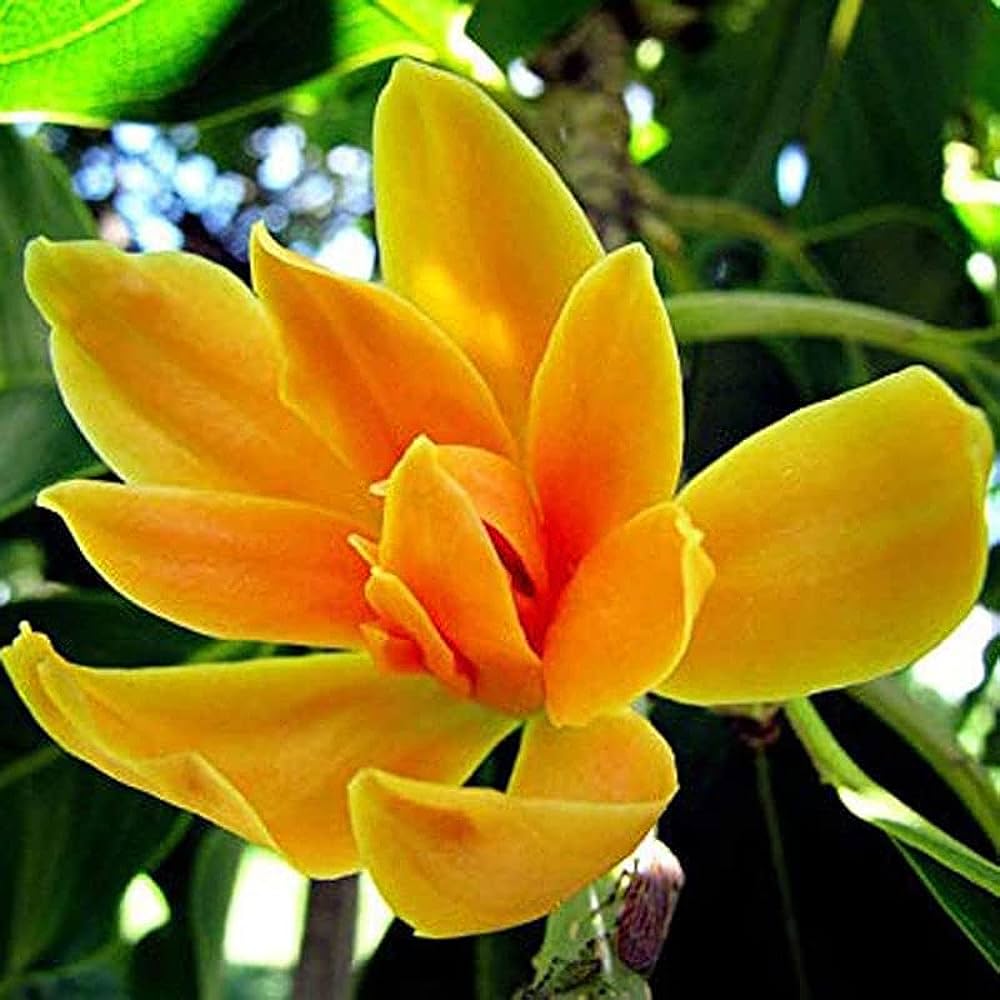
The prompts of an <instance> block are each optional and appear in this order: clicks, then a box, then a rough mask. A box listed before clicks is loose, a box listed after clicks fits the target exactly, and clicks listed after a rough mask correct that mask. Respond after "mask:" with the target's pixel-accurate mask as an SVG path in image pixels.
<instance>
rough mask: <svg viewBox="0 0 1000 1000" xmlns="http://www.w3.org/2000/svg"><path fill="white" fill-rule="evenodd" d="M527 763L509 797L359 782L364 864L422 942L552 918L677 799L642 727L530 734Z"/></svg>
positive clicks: (356, 821)
mask: <svg viewBox="0 0 1000 1000" xmlns="http://www.w3.org/2000/svg"><path fill="white" fill-rule="evenodd" d="M522 755H523V757H524V760H522V761H520V762H519V764H518V769H517V771H516V772H515V778H514V780H515V781H517V782H519V786H520V787H518V788H514V787H513V785H512V789H511V791H510V793H509V794H507V795H503V794H501V793H499V792H495V791H492V790H487V789H481V788H446V787H444V786H442V785H437V784H430V783H428V782H423V781H414V780H410V779H407V778H401V777H397V776H396V775H393V774H387V773H384V772H383V771H376V770H367V771H362V772H361V773H360V774H359V775H358V776H357V777H356V778H355V779H354V780H353V781H352V782H351V787H350V801H351V821H352V823H353V825H354V833H355V836H356V838H357V842H358V849H359V852H360V854H361V858H362V860H363V862H364V865H365V867H366V868H367V869H368V870H369V871H370V872H371V874H372V877H373V878H374V879H375V882H376V884H377V885H378V887H379V891H380V892H381V893H382V894H383V895H384V896H385V898H386V900H387V901H388V902H389V904H390V906H392V908H393V910H394V911H395V912H396V913H398V914H399V915H400V916H401V917H403V919H404V920H407V921H409V922H410V923H412V924H413V926H414V927H415V928H416V929H417V931H418V932H419V933H420V934H425V935H428V936H430V937H447V936H452V935H459V934H478V933H483V932H487V931H493V930H498V929H500V928H502V927H509V926H511V925H512V924H518V923H523V922H524V921H526V920H531V919H533V918H535V917H540V916H542V915H544V914H546V913H548V912H550V911H551V910H553V909H554V908H555V907H556V906H558V905H559V903H560V902H562V901H563V900H564V899H566V898H567V897H569V896H570V895H572V894H573V893H574V892H576V891H577V890H579V889H580V888H582V887H583V886H584V885H586V884H587V883H588V882H590V881H592V880H593V879H596V878H598V877H599V876H601V875H603V874H604V873H605V872H606V871H607V870H608V869H610V868H611V867H612V866H613V865H615V864H616V863H617V862H618V861H620V860H621V859H622V858H623V857H625V856H626V855H627V854H628V853H629V852H630V851H631V850H633V849H634V847H635V846H636V844H637V843H639V841H640V840H642V838H643V836H644V835H645V833H646V832H647V831H648V830H649V828H650V827H651V826H652V825H653V824H654V823H655V822H656V818H657V817H658V816H659V814H660V812H661V811H662V810H663V807H664V806H665V805H666V803H667V801H668V799H669V798H670V796H671V795H672V794H673V792H674V790H675V788H676V775H675V772H674V767H673V758H672V755H671V753H670V750H669V748H668V747H667V746H666V744H665V743H664V742H663V741H662V740H661V739H660V738H659V736H657V735H656V733H655V732H654V731H653V730H652V729H651V728H650V727H648V724H647V723H645V722H644V721H643V720H641V719H638V718H637V717H635V716H631V717H629V716H619V717H616V718H614V719H602V720H600V721H599V722H597V723H595V724H594V725H592V726H589V727H587V728H586V729H580V730H565V731H561V732H555V731H553V730H552V728H551V727H548V726H547V724H546V723H544V722H539V723H530V724H529V726H528V728H527V730H526V732H525V744H524V748H523V749H522ZM612 772H614V773H612ZM560 780H562V781H563V782H564V783H563V784H562V786H561V787H560ZM529 792H530V794H529Z"/></svg>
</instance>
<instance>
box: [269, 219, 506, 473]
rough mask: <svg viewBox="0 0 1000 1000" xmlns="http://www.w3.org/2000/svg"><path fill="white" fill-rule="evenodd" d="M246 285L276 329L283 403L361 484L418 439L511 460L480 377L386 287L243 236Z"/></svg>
mask: <svg viewBox="0 0 1000 1000" xmlns="http://www.w3.org/2000/svg"><path fill="white" fill-rule="evenodd" d="M250 251H251V262H252V264H253V274H254V286H255V287H256V289H257V291H258V293H259V294H260V296H261V298H262V299H263V301H264V304H265V306H266V307H267V308H268V310H269V311H270V313H271V315H272V316H273V317H274V319H275V321H276V326H277V328H278V331H279V333H280V336H281V339H282V343H283V347H284V354H285V370H284V379H283V382H284V384H283V391H284V393H285V395H286V397H287V399H288V401H289V403H290V404H291V405H292V406H293V407H294V408H295V409H296V410H297V411H298V412H299V413H300V414H301V415H302V417H303V419H304V420H308V421H309V422H310V423H311V425H312V426H313V427H314V428H315V429H316V430H317V431H318V432H319V433H320V434H322V435H323V436H324V437H326V438H327V439H328V440H329V441H330V443H331V444H332V445H333V446H334V447H335V448H336V449H337V451H338V452H339V453H340V454H342V455H344V456H345V458H346V459H347V461H348V462H349V463H350V464H351V465H352V466H353V467H354V468H355V469H357V470H358V471H359V472H360V473H361V475H362V476H363V477H364V478H365V479H366V480H368V481H373V480H376V479H381V478H382V477H384V476H386V475H388V474H389V471H390V469H392V467H393V466H394V465H395V464H396V462H397V460H398V459H399V457H400V455H402V454H403V451H404V450H405V448H406V446H407V445H408V444H409V443H410V442H411V441H412V440H413V439H414V438H415V437H416V436H417V435H418V434H421V433H425V434H428V435H430V437H432V438H433V439H434V440H435V441H438V442H442V443H444V442H455V443H461V444H472V445H481V446H482V447H484V448H489V449H492V450H494V451H498V452H503V453H507V454H510V453H512V451H513V442H512V440H511V437H510V432H509V431H508V430H507V428H506V426H505V425H504V422H503V418H502V417H501V416H500V411H499V410H498V409H497V405H496V402H495V401H494V399H493V397H492V395H491V394H490V391H489V389H487V387H486V383H485V382H483V380H482V376H480V374H479V373H478V372H477V371H476V369H475V368H474V367H473V366H472V363H471V362H470V361H469V359H468V358H466V356H465V355H464V354H463V353H462V352H461V351H460V350H459V349H458V348H457V347H456V346H455V344H454V343H453V342H452V341H451V340H449V339H448V338H447V337H446V336H445V335H444V334H443V333H442V332H441V331H440V330H438V328H437V327H436V326H435V325H434V324H433V323H432V322H431V321H430V320H429V319H427V317H426V316H424V315H423V314H422V313H420V312H419V311H418V310H417V309H415V308H414V307H413V306H412V305H410V304H409V303H408V302H406V301H405V300H404V299H401V298H399V296H397V295H395V294H394V293H393V292H391V291H389V290H388V289H386V288H380V287H379V286H377V285H373V284H370V283H365V282H360V281H352V280H351V279H349V278H344V277H341V276H339V275H336V274H333V273H332V272H331V271H328V270H327V269H326V268H323V267H320V266H318V265H317V264H314V263H312V262H311V261H309V260H307V259H306V258H305V257H301V256H299V255H298V254H296V253H292V252H291V251H290V250H285V249H284V248H283V247H281V246H279V245H278V244H277V243H276V242H275V241H274V240H273V239H272V238H271V237H270V236H269V235H268V233H267V230H266V229H265V228H264V227H263V225H257V226H255V227H254V231H253V235H252V237H251V247H250Z"/></svg>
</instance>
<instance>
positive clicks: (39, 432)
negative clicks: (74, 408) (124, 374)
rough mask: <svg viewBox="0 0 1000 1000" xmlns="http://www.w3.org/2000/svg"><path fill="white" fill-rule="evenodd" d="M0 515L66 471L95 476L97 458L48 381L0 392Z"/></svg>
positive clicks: (24, 502)
mask: <svg viewBox="0 0 1000 1000" xmlns="http://www.w3.org/2000/svg"><path fill="white" fill-rule="evenodd" d="M0 469H3V475H2V476H0V519H2V518H5V517H9V516H10V515H11V514H14V513H16V512H17V511H19V510H22V509H23V508H25V507H27V506H29V505H30V504H31V503H33V502H34V499H35V496H36V495H37V494H38V491H39V490H41V489H43V488H44V487H46V486H49V485H51V484H52V483H54V482H57V481H58V480H60V479H66V478H69V477H70V476H96V475H100V473H101V472H103V471H104V466H103V465H102V464H101V461H100V459H98V458H97V456H96V455H95V454H94V453H93V451H92V450H91V448H90V446H89V445H88V444H87V442H86V441H84V439H83V437H82V436H81V434H80V432H79V431H78V430H77V429H76V425H75V424H74V423H73V418H72V417H71V416H70V415H69V413H67V412H66V408H65V407H64V406H63V404H62V400H61V399H60V398H59V392H58V390H57V389H56V387H55V386H54V385H26V386H14V387H11V388H8V389H5V390H2V391H0Z"/></svg>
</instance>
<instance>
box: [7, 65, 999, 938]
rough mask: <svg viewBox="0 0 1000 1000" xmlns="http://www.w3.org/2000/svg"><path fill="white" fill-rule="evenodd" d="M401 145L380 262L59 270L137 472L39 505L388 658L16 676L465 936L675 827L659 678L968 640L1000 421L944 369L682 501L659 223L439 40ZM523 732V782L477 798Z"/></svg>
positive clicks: (743, 690) (206, 618)
mask: <svg viewBox="0 0 1000 1000" xmlns="http://www.w3.org/2000/svg"><path fill="white" fill-rule="evenodd" d="M375 170H376V175H375V180H376V197H377V204H378V226H379V236H380V246H381V249H382V255H383V256H382V265H383V271H384V274H385V280H386V285H385V286H384V287H382V286H377V285H372V284H364V283H359V282H355V281H351V280H348V279H346V278H342V277H338V276H335V275H333V274H331V273H328V272H326V271H325V270H323V269H322V268H320V267H317V266H316V265H314V264H312V263H310V262H309V261H308V260H305V259H303V258H301V257H299V256H297V255H296V254H293V253H290V252H289V251H286V250H283V249H282V248H281V247H279V246H278V245H277V244H276V243H275V242H274V241H273V240H271V238H270V237H269V236H268V235H267V234H266V233H265V232H264V231H263V230H262V229H258V230H257V231H255V232H254V234H253V243H252V248H251V249H252V265H253V276H254V286H255V289H256V293H257V297H254V295H253V294H251V293H250V292H249V291H248V290H246V289H244V288H243V287H242V286H241V285H240V284H239V283H238V282H237V281H235V279H233V278H232V277H230V276H229V275H228V274H227V273H225V272H224V271H222V270H221V269H219V268H217V267H215V266H213V265H212V264H209V263H207V262H206V261H204V260H200V259H198V258H195V257H190V256H186V255H184V254H158V255H148V256H142V257H135V256H126V255H123V254H121V253H119V252H117V251H116V250H113V249H111V248H110V247H107V246H104V245H101V244H98V243H67V244H62V245H53V244H50V243H46V242H42V241H39V242H36V243H35V244H34V245H33V246H32V248H31V250H30V253H29V257H28V263H27V280H28V285H29V288H30V290H31V293H32V295H33V296H34V298H35V301H36V302H37V303H38V305H39V307H40V308H41V310H42V311H43V313H44V314H45V316H46V317H47V319H48V320H49V322H50V323H51V324H52V327H53V334H52V352H53V359H54V364H55V369H56V373H57V376H58V378H59V383H60V386H61V388H62V391H63V394H64V396H65V399H66V403H67V405H68V406H69V408H70V410H71V411H72V413H73V414H74V416H75V418H76V420H77V422H78V423H79V424H80V426H81V427H82V428H83V430H84V431H85V433H86V434H87V436H88V438H89V439H90V441H91V442H92V443H93V445H94V447H95V448H96V449H97V450H98V451H99V452H100V453H101V455H102V456H104V458H105V459H106V461H107V462H108V464H109V466H110V467H111V468H112V469H114V470H115V471H116V472H117V473H118V474H119V475H120V476H121V478H122V479H124V480H125V485H114V484H109V483H100V482H69V483H63V484H60V485H58V486H55V487H53V488H51V489H49V490H46V491H45V492H44V493H43V494H42V495H41V497H40V500H39V502H40V503H41V504H42V505H43V506H44V507H47V508H49V509H51V510H55V511H57V512H58V513H59V514H60V515H62V517H63V518H64V519H65V521H66V523H67V524H68V525H69V527H70V530H71V531H72V532H73V534H74V536H75V537H76V539H77V541H78V542H79V545H80V547H81V548H82V550H83V551H84V553H85V554H86V555H87V557H88V558H89V559H90V561H91V562H92V563H93V564H94V565H95V566H96V567H97V568H98V570H100V572H101V573H102V574H104V576H105V577H106V578H107V579H108V580H109V581H110V582H111V583H112V584H113V585H114V586H115V587H117V588H118V589H119V590H121V591H122V592H123V593H125V594H127V595H128V596H129V597H131V598H132V599H133V600H134V601H136V602H137V603H139V604H141V605H143V606H145V607H147V608H150V609H152V610H154V611H155V612H157V613H159V614H161V615H163V616H165V617H167V618H170V619H173V620H174V621H178V622H181V623H183V624H185V625H188V626H190V627H192V628H195V629H199V630H201V631H203V632H207V633H209V634H211V635H215V636H220V637H230V638H241V639H261V640H274V641H279V642H294V643H305V644H310V645H314V646H321V647H328V648H331V647H342V646H346V647H351V648H353V649H358V650H362V652H357V653H327V654H317V655H312V656H304V657H298V658H287V659H271V660H255V661H252V662H247V663H240V664H209V665H199V666H190V667H183V668H149V669H146V670H139V671H121V670H106V669H105V670H95V669H90V668H85V667H79V666H75V665H73V664H70V663H67V662H66V661H65V660H63V659H62V658H61V657H59V655H58V654H57V653H56V652H55V651H54V650H53V649H52V647H51V645H50V643H49V642H48V640H47V639H46V638H45V637H44V636H42V635H39V634H37V633H34V632H31V631H30V629H27V628H25V630H24V632H23V634H22V635H21V636H20V638H18V639H17V640H16V641H15V642H14V644H13V645H12V646H11V647H9V648H8V649H7V650H6V651H5V653H4V663H5V665H6V667H7V670H8V671H9V673H10V675H11V677H12V679H13V681H14V684H15V685H16V686H17V688H18V690H19V691H20V693H21V695H22V697H23V698H24V700H25V701H26V702H27V703H28V705H29V706H30V707H31V710H32V711H33V713H34V715H35V717H36V718H37V719H38V721H39V722H40V723H41V724H42V725H43V726H44V727H45V728H46V729H47V730H48V732H49V733H50V734H51V735H52V737H53V738H54V739H55V740H56V741H57V742H59V743H60V744H61V745H62V746H64V747H65V748H66V749H67V750H69V751H70V752H71V753H74V754H76V755H78V756H80V757H82V758H83V759H85V760H87V761H90V762H91V763H93V764H94V765H95V766H97V767H99V768H101V769H102V770H104V771H106V772H108V773H109V774H111V775H114V776H115V777H116V778H118V779H120V780H121V781H124V782H126V783H128V784H131V785H134V786H136V787H138V788H142V789H145V790H147V791H149V792H151V793H153V794H154V795H158V796H160V797H162V798H164V799H167V800H169V801H171V802H175V803H177V804H178V805H181V806H183V807H185V808H188V809H192V810H194V811H195V812H198V813H201V814H202V815H204V816H207V817H209V818H210V819H212V820H214V821H215V822H216V823H218V824H220V825H222V826H224V827H227V828H229V829H231V830H234V831H236V832H237V833H239V834H241V835H243V836H244V837H246V838H248V839H249V840H252V841H255V842H257V843H261V844H266V845H270V846H271V847H273V848H274V849H275V850H277V851H279V852H280V853H282V854H283V855H284V856H285V857H287V858H288V859H289V860H290V861H291V862H292V864H294V865H296V866H297V867H299V868H300V869H301V870H303V871H304V872H307V873H309V874H312V875H317V876H333V875H337V874H340V873H344V872H348V871H352V870H355V869H357V868H358V867H360V866H364V867H367V868H368V869H369V870H370V871H371V873H372V875H373V877H374V879H375V881H376V883H377V884H378V885H379V887H380V888H381V890H382V892H383V893H384V895H385V896H386V898H387V899H388V901H389V902H390V904H391V905H392V906H393V907H394V908H395V909H396V911H397V912H398V913H399V914H400V915H401V916H403V917H404V918H405V919H407V920H408V921H410V922H411V923H412V924H414V925H415V926H416V927H417V928H418V929H419V930H420V931H422V932H423V933H425V934H429V935H451V934H462V933H470V932H475V931H483V930H488V929H493V928H498V927H503V926H506V925H509V924H513V923H517V922H520V921H524V920H527V919H529V918H532V917H535V916H538V915H540V914H543V913H545V912H547V911H548V910H550V909H551V908H552V907H553V906H555V905H556V904H557V903H558V902H559V901H560V900H562V899H563V898H565V897H566V896H567V895H569V894H570V893H572V892H573V891H575V890H576V889H578V888H579V887H580V886H582V885H583V884H585V883H587V882H588V881H589V880H591V879H593V878H594V877H595V876H597V875H599V874H600V873H602V872H603V871H605V870H606V869H608V868H609V867H610V866H611V865H613V864H614V863H615V862H616V861H618V860H619V859H620V858H622V857H623V856H624V855H625V854H627V853H628V852H629V851H630V850H631V849H632V848H633V847H634V846H635V844H636V843H637V842H638V841H639V839H640V838H641V837H642V836H643V834H644V833H645V832H646V830H647V829H648V828H649V827H650V826H651V825H652V824H653V823H654V822H655V821H656V818H657V816H658V815H659V813H660V811H661V810H662V809H663V807H664V805H665V804H666V802H667V801H668V800H669V798H670V796H671V795H672V794H673V792H674V790H675V788H676V778H675V774H674V768H673V761H672V757H671V754H670V751H669V749H668V747H667V746H666V744H665V743H664V742H663V740H662V739H661V738H660V737H659V735H658V734H657V733H656V732H655V731H654V730H653V729H652V728H651V727H650V726H649V724H648V723H647V722H646V721H645V720H644V719H643V718H641V717H640V716H639V715H637V714H635V713H634V712H632V711H631V710H630V708H629V705H630V703H631V702H632V701H633V700H634V699H635V698H636V697H637V696H639V695H640V694H642V693H643V692H644V691H647V690H650V689H653V690H656V691H659V692H660V693H662V694H664V695H666V696H668V697H672V698H678V699H682V700H686V701H692V702H701V703H722V702H747V701H759V700H780V699H783V698H787V697H790V696H793V695H799V694H802V693H803V692H808V691H812V690H817V689H820V688H826V687H831V686H836V685H842V684H846V683H850V682H854V681H860V680H864V679H866V678H869V677H872V676H874V675H876V674H880V673H883V672H885V671H887V670H891V669H893V668H896V667H898V666H900V665H901V664H903V663H905V662H906V661H908V660H910V659H911V658H913V657H914V656H916V655H918V654H919V653H920V652H921V651H923V650H924V649H926V648H927V647H929V646H931V645H933V644H934V643H935V642H937V641H938V640H939V639H940V638H941V637H942V636H944V635H945V634H946V633H947V632H948V631H949V630H950V629H951V628H952V627H953V626H954V625H955V623H956V622H957V621H958V620H959V619H960V618H961V616H962V615H963V614H964V612H965V611H966V610H967V608H968V607H969V605H970V604H971V603H972V601H973V600H974V598H975V595H976V591H977V586H978V583H979V580H980V577H981V574H982V571H983V565H984V560H985V532H984V525H983V518H982V500H983V492H984V488H985V481H986V476H987V471H988V469H989V465H990V459H991V453H992V444H991V439H990V434H989V431H988V429H987V427H986V424H985V421H984V420H983V418H982V416H981V414H980V413H979V412H978V411H977V410H974V409H972V408H970V407H968V406H966V405H965V404H964V403H962V402H961V401H960V400H958V399H957V398H956V397H955V395H954V394H953V393H952V392H951V391H950V390H949V389H948V388H947V387H946V386H945V385H944V384H943V383H942V382H941V381H940V380H939V379H937V378H936V377H935V376H934V375H932V374H931V373H929V372H927V371H925V370H923V369H919V368H913V369H909V370H907V371H905V372H903V373H901V374H899V375H894V376H891V377H889V378H887V379H884V380H882V381H880V382H877V383H875V384H873V385H871V386H868V387H866V388H864V389H860V390H858V391H855V392H851V393H848V394H846V395H844V396H841V397H839V398H837V399H835V400H832V401H830V402H827V403H823V404H820V405H818V406H814V407H810V408H808V409H805V410H802V411H800V412H799V413H796V414H794V415H793V416H792V417H790V418H788V419H786V420H784V421H782V422H780V423H779V424H777V425H775V426H773V427H771V428H769V429H767V430H766V431H764V432H763V433H761V434H758V435H757V436H755V437H753V438H751V439H750V440H748V441H746V442H744V443H743V444H741V445H740V446H739V447H737V448H736V449H734V450H733V451H732V452H731V453H730V454H729V455H727V456H726V457H724V458H723V459H722V460H721V461H719V462H717V463H716V464H715V465H713V466H712V467H710V468H709V469H708V470H706V471H705V472H704V473H702V474H701V475H699V476H697V477H696V478H695V479H694V480H693V481H692V482H691V483H689V484H688V485H687V486H686V487H685V488H684V489H683V490H682V491H681V492H680V494H679V496H678V497H677V498H676V500H674V499H671V496H672V493H673V490H674V487H675V485H676V482H677V478H678V474H679V470H680V464H681V451H682V440H681V429H682V419H681V417H682V413H681V381H680V372H679V368H678V361H677V355H676V349H675V346H674V343H673V339H672V336H671V333H670V328H669V325H668V322H667V317H666V315H665V313H664V310H663V306H662V303H661V300H660V297H659V295H658V293H657V289H656V286H655V284H654V282H653V278H652V271H651V267H650V262H649V260H648V258H647V256H646V254H645V252H644V251H643V250H642V248H641V247H638V246H631V247H627V248H625V249H623V250H620V251H618V252H616V253H612V254H609V255H605V254H604V253H603V252H602V250H601V248H600V246H599V244H598V242H597V240H596V238H595V237H594V235H593V233H592V231H591V229H590V227H589V225H588V224H587V222H586V220H585V218H584V216H583V215H582V213H581V212H580V210H579V208H578V207H577V206H576V204H575V203H574V201H573V199H572V197H571V196H570V195H569V193H568V192H567V190H566V189H565V188H564V187H563V185H562V183H561V182H560V181H559V179H558V177H557V176H556V174H555V173H554V171H553V170H552V169H551V167H550V166H549V165H548V164H547V163H546V162H545V161H544V160H543V159H542V158H541V156H540V155H539V154H538V153H537V152H536V151H535V150H534V149H533V148H532V147H531V146H530V145H529V144H528V142H527V141H526V140H525V139H524V138H523V136H522V135H521V134H520V133H519V132H518V131H517V130H516V129H515V128H514V127H513V126H512V125H511V123H510V122H509V121H508V120H507V119H506V118H505V117H504V116H503V115H502V114H501V113H500V112H499V111H498V110H497V109H496V108H495V107H494V106H493V105H492V104H491V103H490V102H489V101H488V100H487V99H486V98H485V97H484V96H483V95H482V94H481V93H480V92H479V91H478V90H477V89H475V88H474V87H473V86H472V85H470V84H468V83H465V82H461V81H459V80H457V79H455V78H453V77H451V76H448V75H446V74H444V73H441V72H438V71H435V70H432V69H428V68H426V67H423V66H420V65H417V64H415V63H412V62H403V63H401V64H399V65H398V66H397V67H396V69H395V71H394V73H393V76H392V80H391V82H390V83H389V85H388V87H387V88H386V90H385V92H384V93H383V95H382V98H381V100H380V102H379V107H378V111H377V115H376V121H375ZM373 486H374V489H372V487H373ZM522 725H523V732H522V736H521V746H520V751H519V756H518V759H517V763H516V766H515V768H514V772H513V776H512V777H511V780H510V784H509V787H508V789H507V792H506V793H503V794H502V793H499V792H496V791H492V790H486V789H481V788H463V787H461V786H462V784H463V782H465V781H466V779H467V778H468V777H469V776H470V774H471V773H472V771H473V770H474V768H475V767H476V765H477V764H478V762H479V761H481V760H482V758H483V757H484V756H485V755H486V754H487V753H488V752H489V750H490V749H491V748H492V747H493V746H495V745H496V744H497V742H498V741H499V740H501V739H502V738H503V737H504V736H506V735H507V734H508V733H510V732H512V731H513V730H514V729H515V728H517V727H518V726H522Z"/></svg>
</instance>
